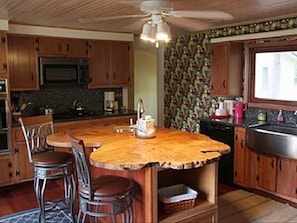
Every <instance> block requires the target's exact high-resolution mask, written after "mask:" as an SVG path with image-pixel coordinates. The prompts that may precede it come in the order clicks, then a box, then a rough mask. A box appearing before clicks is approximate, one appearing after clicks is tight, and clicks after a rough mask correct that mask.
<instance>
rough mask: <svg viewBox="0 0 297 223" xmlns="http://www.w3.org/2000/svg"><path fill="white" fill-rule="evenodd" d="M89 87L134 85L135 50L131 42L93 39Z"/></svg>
mask: <svg viewBox="0 0 297 223" xmlns="http://www.w3.org/2000/svg"><path fill="white" fill-rule="evenodd" d="M90 48H91V49H90V78H91V82H90V83H89V88H109V87H128V86H131V85H132V74H133V66H132V63H133V51H132V43H131V42H117V41H100V40H97V41H92V42H91V46H90Z"/></svg>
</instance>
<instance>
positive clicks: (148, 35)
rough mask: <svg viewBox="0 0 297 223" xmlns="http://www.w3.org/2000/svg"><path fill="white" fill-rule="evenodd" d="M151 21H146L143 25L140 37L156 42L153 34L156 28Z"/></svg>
mask: <svg viewBox="0 0 297 223" xmlns="http://www.w3.org/2000/svg"><path fill="white" fill-rule="evenodd" d="M153 29H154V28H153V26H152V25H151V24H150V23H145V24H144V25H143V27H142V32H141V34H140V39H142V40H145V41H150V42H155V39H154V36H152V34H153V32H154V30H153Z"/></svg>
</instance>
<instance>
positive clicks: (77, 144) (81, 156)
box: [67, 132, 92, 200]
mask: <svg viewBox="0 0 297 223" xmlns="http://www.w3.org/2000/svg"><path fill="white" fill-rule="evenodd" d="M67 137H68V139H69V140H70V143H71V148H72V153H73V155H74V159H75V166H76V173H77V181H78V184H79V188H80V189H82V190H83V191H87V192H88V195H89V200H91V199H92V197H91V196H92V190H91V174H90V163H89V159H88V158H87V156H86V152H85V145H84V142H83V140H81V139H77V138H76V137H74V136H73V135H71V133H69V132H67Z"/></svg>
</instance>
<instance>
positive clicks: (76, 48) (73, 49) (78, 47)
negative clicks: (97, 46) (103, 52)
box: [63, 39, 89, 58]
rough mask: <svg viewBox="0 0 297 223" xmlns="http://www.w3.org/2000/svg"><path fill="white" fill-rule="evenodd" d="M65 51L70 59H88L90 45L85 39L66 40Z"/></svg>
mask: <svg viewBox="0 0 297 223" xmlns="http://www.w3.org/2000/svg"><path fill="white" fill-rule="evenodd" d="M63 46H64V50H65V54H66V55H67V56H68V57H79V58H87V57H88V54H89V45H88V41H87V40H83V39H65V40H64V45H63Z"/></svg>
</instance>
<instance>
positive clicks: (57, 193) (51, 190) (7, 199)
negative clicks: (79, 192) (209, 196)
mask: <svg viewBox="0 0 297 223" xmlns="http://www.w3.org/2000/svg"><path fill="white" fill-rule="evenodd" d="M218 188H219V189H218V194H219V195H222V194H224V193H227V192H229V191H232V190H234V188H232V187H229V186H226V185H222V184H219V187H218ZM63 196H64V190H63V181H62V180H61V179H60V180H50V181H48V184H47V187H46V192H45V198H46V199H48V200H54V199H56V198H59V197H63ZM0 204H1V208H0V216H4V215H9V214H12V213H16V212H20V211H25V210H28V209H32V208H37V207H38V206H37V201H36V197H35V192H34V187H33V181H31V182H25V183H21V184H16V185H12V186H7V187H2V188H0ZM77 210H78V201H77V199H76V201H75V205H74V211H75V213H77Z"/></svg>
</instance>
